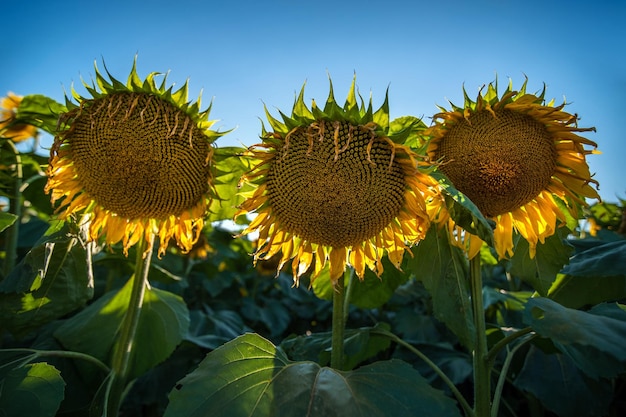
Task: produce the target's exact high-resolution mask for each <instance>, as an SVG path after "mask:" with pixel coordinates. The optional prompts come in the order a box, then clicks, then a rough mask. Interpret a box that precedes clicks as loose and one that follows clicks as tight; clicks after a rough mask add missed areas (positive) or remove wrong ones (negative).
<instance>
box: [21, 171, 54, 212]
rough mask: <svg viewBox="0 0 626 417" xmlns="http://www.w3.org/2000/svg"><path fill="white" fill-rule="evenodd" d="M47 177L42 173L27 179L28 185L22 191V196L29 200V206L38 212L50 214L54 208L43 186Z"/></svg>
mask: <svg viewBox="0 0 626 417" xmlns="http://www.w3.org/2000/svg"><path fill="white" fill-rule="evenodd" d="M47 181H48V178H47V177H45V176H43V175H37V176H36V177H34V178H32V179H30V180H29V181H28V187H26V188H25V189H24V191H22V196H23V197H24V199H25V200H27V201H29V202H30V204H31V206H32V207H33V208H34V209H35V210H37V212H39V213H43V214H47V215H52V214H53V213H54V208H53V207H52V203H50V196H49V195H48V194H46V192H45V191H44V187H45V186H46V183H47Z"/></svg>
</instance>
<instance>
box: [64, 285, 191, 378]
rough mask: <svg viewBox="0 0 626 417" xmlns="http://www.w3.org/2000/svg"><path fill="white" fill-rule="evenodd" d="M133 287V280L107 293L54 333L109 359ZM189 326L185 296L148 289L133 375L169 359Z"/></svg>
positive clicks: (132, 361) (71, 346) (81, 349)
mask: <svg viewBox="0 0 626 417" xmlns="http://www.w3.org/2000/svg"><path fill="white" fill-rule="evenodd" d="M131 289H132V280H129V281H128V282H127V283H126V285H125V286H124V287H123V288H121V289H120V290H118V291H113V292H109V293H108V294H105V295H104V296H102V297H101V298H99V299H98V300H96V301H95V302H94V303H93V304H91V305H89V306H88V307H87V308H85V309H84V310H82V311H81V312H80V313H78V314H77V315H75V316H74V317H72V318H71V319H68V320H66V321H65V322H64V323H63V325H61V326H60V327H59V328H58V329H57V330H56V331H55V332H54V336H55V337H56V338H57V339H58V340H59V341H60V342H61V344H62V345H63V346H64V347H65V348H66V349H69V350H74V351H78V352H83V353H87V354H89V355H92V356H94V357H96V358H98V359H100V360H101V361H103V362H109V361H110V357H111V354H112V353H113V349H114V346H115V343H116V341H117V340H118V335H119V331H120V326H121V323H122V320H123V318H124V315H125V314H126V312H127V310H128V302H129V300H130V293H131ZM188 328H189V312H188V310H187V306H186V304H185V302H184V301H183V300H182V298H181V297H179V296H178V295H175V294H172V293H170V292H168V291H163V290H160V289H158V288H147V289H146V293H145V296H144V302H143V306H142V309H141V315H140V316H139V324H138V326H137V333H136V337H135V342H134V344H133V354H132V356H131V359H130V371H129V375H130V378H134V377H137V376H139V375H141V374H143V373H144V372H145V371H147V370H148V369H150V368H152V367H154V366H155V365H156V364H158V363H160V362H162V361H163V360H165V359H166V358H167V357H168V356H169V355H170V354H171V353H172V352H173V351H174V349H175V348H176V346H177V345H178V344H179V343H180V342H181V340H183V338H184V337H185V335H186V334H187V330H188Z"/></svg>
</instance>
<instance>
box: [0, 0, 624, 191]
mask: <svg viewBox="0 0 626 417" xmlns="http://www.w3.org/2000/svg"><path fill="white" fill-rule="evenodd" d="M1 10H2V26H3V30H2V32H3V33H4V37H3V41H2V54H1V55H2V60H1V63H0V95H2V96H3V95H5V94H6V93H7V92H8V91H13V92H15V93H16V94H20V95H27V94H44V95H47V96H49V97H52V98H54V99H56V100H58V101H62V100H63V99H64V91H66V90H67V91H69V88H70V86H71V85H72V83H74V85H75V86H77V89H78V91H79V92H81V93H84V91H85V90H84V89H82V88H81V84H80V79H81V77H82V78H84V79H85V80H88V81H89V80H90V79H91V77H92V76H93V74H94V70H93V64H94V61H97V62H98V66H99V68H101V69H102V60H103V59H104V62H105V63H106V65H107V68H108V69H109V71H110V72H111V74H112V75H113V76H115V77H116V78H118V79H120V80H123V81H125V80H126V76H127V75H128V72H129V70H130V68H131V66H132V62H133V58H134V56H135V55H136V54H137V55H138V72H139V75H140V76H142V77H144V76H145V75H146V74H147V73H149V72H167V71H169V76H168V83H176V84H177V85H181V84H182V83H184V82H185V80H187V79H189V80H190V98H192V99H195V98H196V97H197V95H198V94H199V92H200V91H201V90H202V91H203V103H204V105H205V106H206V105H208V104H209V102H210V101H211V99H213V110H212V112H211V118H212V119H218V120H219V122H218V123H217V125H216V127H218V128H219V129H220V130H228V129H232V128H236V129H235V130H234V131H233V132H231V133H229V134H228V135H226V136H224V137H223V138H221V139H220V140H219V141H218V145H219V146H230V145H239V144H245V145H251V144H254V143H257V142H258V141H259V139H258V136H259V134H260V131H261V123H260V119H263V120H265V116H264V111H263V103H265V104H266V105H267V106H268V108H269V109H270V111H272V113H273V114H274V115H276V114H277V110H276V109H281V110H283V111H284V112H289V111H290V110H291V106H292V104H293V100H294V94H295V93H296V92H297V91H299V89H300V87H301V86H302V84H303V83H304V82H305V81H306V82H307V89H306V97H307V103H310V99H312V98H315V99H316V100H317V101H318V102H320V103H323V102H324V100H325V99H326V97H327V94H328V78H327V74H330V76H331V77H332V79H333V84H334V87H335V96H336V98H337V100H338V101H339V102H340V104H343V100H344V99H345V95H346V93H347V91H348V88H349V86H350V82H351V80H352V77H353V75H354V74H355V73H356V76H357V85H358V87H359V90H360V92H361V94H362V95H363V97H364V98H366V99H367V98H368V97H369V94H370V93H372V95H373V100H374V106H376V107H377V106H379V105H380V104H382V100H383V99H384V94H385V90H386V89H387V87H389V99H390V106H391V108H390V111H391V117H392V118H395V117H399V116H403V115H415V116H419V117H424V118H425V121H426V122H427V124H429V123H430V119H429V118H430V117H431V116H432V115H433V114H434V113H436V112H437V107H436V105H444V106H446V107H447V100H450V101H452V102H454V103H456V104H462V98H463V96H462V86H463V85H465V88H466V89H467V91H468V92H469V93H470V95H471V96H473V97H475V95H476V93H477V91H478V89H479V88H480V87H481V86H482V85H483V84H486V83H489V82H491V81H493V80H494V79H495V76H496V74H497V75H498V78H499V80H500V85H501V86H503V87H504V86H506V83H507V82H508V78H511V79H512V80H513V83H514V86H515V87H519V86H520V85H521V83H522V82H523V81H524V75H526V76H528V78H529V86H528V87H529V88H528V89H529V91H530V92H537V91H540V90H541V88H542V87H543V83H544V82H545V83H546V85H547V98H549V99H550V98H555V99H556V101H557V102H558V103H561V102H562V101H563V99H564V98H565V99H566V101H567V102H569V103H571V104H570V105H569V106H567V107H566V110H568V111H569V112H570V113H577V114H578V115H579V116H580V118H581V120H580V122H579V125H580V126H583V127H588V126H595V127H596V128H597V133H590V134H588V135H587V137H589V138H590V139H592V140H594V141H596V142H598V144H599V149H600V150H601V151H602V152H603V154H602V155H592V156H591V157H590V158H589V162H590V166H591V170H592V172H595V173H596V177H595V178H596V179H597V180H598V181H600V185H601V188H600V194H601V195H602V197H603V199H605V200H607V201H616V197H617V196H619V197H622V198H626V175H625V174H624V171H625V166H626V138H625V134H624V128H623V124H624V121H625V119H626V113H625V112H624V109H625V107H626V106H625V105H624V101H625V99H626V23H625V22H626V2H623V1H618V0H615V1H602V0H596V1H571V0H570V1H550V0H529V1H512V0H473V1H458V0H457V1H454V0H452V1H440V2H439V1H432V2H421V1H408V0H407V1H395V0H384V1H379V2H375V1H366V0H363V1H360V2H355V1H341V0H335V1H326V0H321V1H300V0H292V1H271V2H270V1H265V2H264V1H260V0H259V1H248V0H239V1H228V0H222V1H219V2H218V1H184V0H179V1H161V0H154V1H150V2H139V1H133V0H127V1H117V0H110V1H106V2H91V1H58V2H55V1H49V0H46V1H39V0H38V1H10V2H6V3H4V4H3V6H2V8H1ZM48 139H49V138H48ZM43 145H48V146H49V140H48V143H46V140H44V141H43Z"/></svg>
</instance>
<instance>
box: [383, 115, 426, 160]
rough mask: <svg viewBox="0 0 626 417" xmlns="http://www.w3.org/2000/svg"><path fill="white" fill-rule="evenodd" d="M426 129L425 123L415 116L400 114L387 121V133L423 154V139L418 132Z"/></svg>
mask: <svg viewBox="0 0 626 417" xmlns="http://www.w3.org/2000/svg"><path fill="white" fill-rule="evenodd" d="M424 129H426V124H425V123H424V122H423V121H422V120H421V119H418V118H417V117H415V116H402V117H398V118H397V119H394V120H392V121H391V123H389V134H390V135H393V136H394V138H395V140H396V141H399V142H401V143H402V144H403V145H406V146H409V147H411V148H413V150H415V151H416V152H417V153H418V154H420V155H424V154H425V141H424V139H423V137H422V136H421V135H420V134H419V133H420V132H421V131H423V130H424Z"/></svg>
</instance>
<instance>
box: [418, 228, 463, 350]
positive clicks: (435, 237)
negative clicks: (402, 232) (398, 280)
mask: <svg viewBox="0 0 626 417" xmlns="http://www.w3.org/2000/svg"><path fill="white" fill-rule="evenodd" d="M412 251H413V257H412V258H411V259H409V261H408V267H409V269H410V270H411V272H413V274H415V277H416V278H417V279H418V280H420V281H422V283H423V284H424V287H425V288H426V289H427V290H428V292H429V293H430V295H431V297H432V300H433V310H434V314H435V317H436V318H437V319H438V320H439V321H441V322H443V323H445V324H446V326H448V328H449V329H450V330H452V332H453V333H454V334H455V335H456V336H457V337H458V338H459V340H460V341H461V343H463V345H465V346H466V347H468V348H471V347H472V346H473V345H474V343H473V333H474V330H473V329H474V323H473V321H472V306H471V304H470V295H469V284H468V282H467V276H468V266H467V260H466V258H465V256H464V254H463V252H462V251H461V250H460V249H459V248H457V247H455V246H453V245H452V244H451V243H450V241H449V238H448V233H447V232H446V231H445V230H444V229H443V228H439V227H437V226H436V225H435V226H433V227H431V228H430V230H429V231H428V233H427V234H426V238H425V239H424V240H422V241H421V242H420V243H419V244H418V245H417V246H415V247H414V248H413V249H412Z"/></svg>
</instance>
